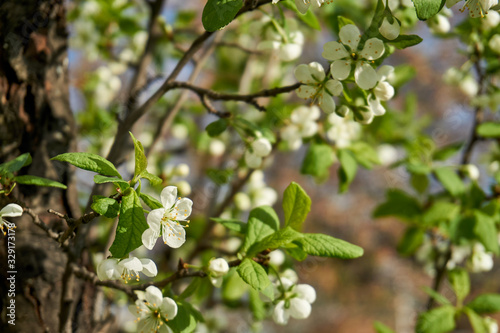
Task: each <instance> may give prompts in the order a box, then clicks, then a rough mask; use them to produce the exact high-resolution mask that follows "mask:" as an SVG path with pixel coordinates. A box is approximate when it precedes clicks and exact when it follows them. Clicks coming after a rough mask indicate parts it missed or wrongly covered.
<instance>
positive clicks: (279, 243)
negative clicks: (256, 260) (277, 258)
mask: <svg viewBox="0 0 500 333" xmlns="http://www.w3.org/2000/svg"><path fill="white" fill-rule="evenodd" d="M300 238H302V234H301V233H300V232H297V231H295V230H293V229H292V228H291V227H286V228H284V229H281V230H279V231H276V232H275V233H273V234H271V235H269V236H267V237H266V238H264V239H263V240H261V241H260V242H258V243H255V244H253V245H252V246H251V247H250V249H249V250H248V251H247V256H253V255H255V254H257V253H259V252H261V251H264V250H266V249H271V250H274V249H278V248H280V247H284V246H286V245H288V244H290V243H291V242H293V241H295V240H297V239H300Z"/></svg>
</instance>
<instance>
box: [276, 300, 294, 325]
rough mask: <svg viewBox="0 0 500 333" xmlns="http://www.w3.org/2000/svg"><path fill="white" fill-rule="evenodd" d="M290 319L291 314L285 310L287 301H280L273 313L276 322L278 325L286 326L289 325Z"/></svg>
mask: <svg viewBox="0 0 500 333" xmlns="http://www.w3.org/2000/svg"><path fill="white" fill-rule="evenodd" d="M288 318H290V314H289V313H288V311H287V309H285V301H279V302H278V304H276V306H275V307H274V311H273V320H274V322H275V323H276V324H280V325H286V324H287V323H288Z"/></svg>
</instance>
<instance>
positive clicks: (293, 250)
mask: <svg viewBox="0 0 500 333" xmlns="http://www.w3.org/2000/svg"><path fill="white" fill-rule="evenodd" d="M286 252H287V253H288V254H289V255H291V256H292V257H293V258H294V259H295V260H298V261H304V260H306V259H307V253H305V252H304V250H302V248H301V247H300V246H294V247H287V248H286Z"/></svg>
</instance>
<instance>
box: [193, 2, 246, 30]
mask: <svg viewBox="0 0 500 333" xmlns="http://www.w3.org/2000/svg"><path fill="white" fill-rule="evenodd" d="M241 7H243V0H208V1H207V4H206V5H205V8H203V14H202V16H201V22H202V23H203V27H204V28H205V30H206V31H210V32H211V31H215V30H219V29H222V28H224V27H225V26H226V25H228V24H229V23H230V22H231V21H232V20H233V19H234V18H235V16H236V14H238V12H239V10H240V9H241Z"/></svg>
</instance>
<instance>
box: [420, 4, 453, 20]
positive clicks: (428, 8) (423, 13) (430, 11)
mask: <svg viewBox="0 0 500 333" xmlns="http://www.w3.org/2000/svg"><path fill="white" fill-rule="evenodd" d="M412 1H413V5H414V6H415V10H416V12H417V17H418V18H419V20H422V21H425V20H428V19H430V18H431V17H433V16H434V15H436V14H437V13H438V12H439V11H440V10H441V8H443V6H444V4H445V2H446V0H412Z"/></svg>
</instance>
